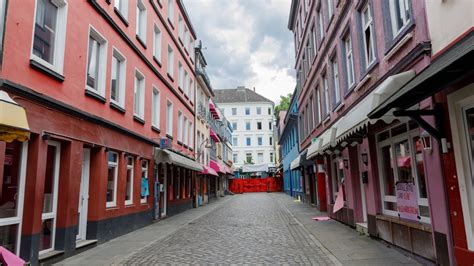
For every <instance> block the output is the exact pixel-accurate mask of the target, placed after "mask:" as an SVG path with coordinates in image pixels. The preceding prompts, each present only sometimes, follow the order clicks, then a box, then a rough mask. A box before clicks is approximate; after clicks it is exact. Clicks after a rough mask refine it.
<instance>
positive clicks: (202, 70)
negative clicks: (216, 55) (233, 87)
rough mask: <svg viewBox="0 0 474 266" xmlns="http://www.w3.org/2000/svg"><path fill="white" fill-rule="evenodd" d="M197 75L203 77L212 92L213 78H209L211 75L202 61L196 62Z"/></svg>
mask: <svg viewBox="0 0 474 266" xmlns="http://www.w3.org/2000/svg"><path fill="white" fill-rule="evenodd" d="M196 75H197V76H198V77H200V78H202V80H203V81H204V83H205V84H206V86H207V88H208V89H209V91H210V92H211V93H212V86H211V80H210V79H209V76H208V75H207V73H206V69H205V68H204V67H203V66H202V65H201V64H200V63H198V64H196Z"/></svg>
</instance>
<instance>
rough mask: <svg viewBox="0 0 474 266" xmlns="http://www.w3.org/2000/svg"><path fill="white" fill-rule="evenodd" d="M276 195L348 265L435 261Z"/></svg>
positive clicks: (427, 262) (418, 263)
mask: <svg viewBox="0 0 474 266" xmlns="http://www.w3.org/2000/svg"><path fill="white" fill-rule="evenodd" d="M273 195H274V197H275V198H276V199H277V200H278V201H279V202H280V204H282V205H283V206H285V207H286V208H287V210H288V211H289V212H290V213H291V214H292V215H293V216H294V217H295V218H296V219H297V220H298V221H299V222H300V223H301V224H302V226H304V227H305V228H306V230H307V231H308V232H310V233H311V234H312V235H313V236H314V237H315V238H316V239H317V240H318V241H319V242H320V243H321V245H322V246H324V247H325V248H326V249H327V250H328V251H329V252H330V253H331V254H333V255H334V256H335V257H336V258H337V259H338V260H339V261H340V262H341V263H342V264H344V265H421V264H424V265H430V264H432V265H434V264H433V263H431V262H430V261H426V260H424V259H422V258H419V257H415V256H413V255H411V254H409V253H408V252H405V251H402V250H400V249H398V248H395V247H393V246H391V245H389V244H387V243H385V242H383V241H382V240H377V239H373V238H370V237H368V236H365V235H361V234H359V232H357V231H356V230H355V229H353V228H351V227H349V226H346V225H344V224H342V223H340V222H338V221H335V220H328V221H314V220H313V219H312V218H313V217H316V216H327V213H325V212H319V211H318V210H317V209H316V208H313V207H311V206H309V205H308V204H306V203H303V202H295V201H294V198H291V197H290V196H288V195H286V194H283V193H279V194H276V193H275V194H273Z"/></svg>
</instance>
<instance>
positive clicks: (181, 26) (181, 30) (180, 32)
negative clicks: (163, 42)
mask: <svg viewBox="0 0 474 266" xmlns="http://www.w3.org/2000/svg"><path fill="white" fill-rule="evenodd" d="M183 35H184V22H183V18H182V17H181V15H178V38H179V39H180V40H181V41H183V40H184V38H183Z"/></svg>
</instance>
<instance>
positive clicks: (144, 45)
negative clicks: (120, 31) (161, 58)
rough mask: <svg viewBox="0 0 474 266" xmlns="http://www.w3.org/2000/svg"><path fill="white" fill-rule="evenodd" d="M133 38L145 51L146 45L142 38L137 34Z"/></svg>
mask: <svg viewBox="0 0 474 266" xmlns="http://www.w3.org/2000/svg"><path fill="white" fill-rule="evenodd" d="M135 37H136V38H137V40H138V42H139V43H140V44H141V45H142V46H143V48H145V49H146V43H145V41H144V40H143V39H142V37H140V36H139V35H138V34H137V35H135Z"/></svg>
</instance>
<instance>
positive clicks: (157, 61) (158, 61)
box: [153, 56, 162, 67]
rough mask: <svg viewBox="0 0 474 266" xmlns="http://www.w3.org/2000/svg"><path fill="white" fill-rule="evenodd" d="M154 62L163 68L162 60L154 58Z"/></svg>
mask: <svg viewBox="0 0 474 266" xmlns="http://www.w3.org/2000/svg"><path fill="white" fill-rule="evenodd" d="M153 61H155V63H157V64H158V66H159V67H162V65H161V63H160V60H159V59H158V58H156V56H153Z"/></svg>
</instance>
